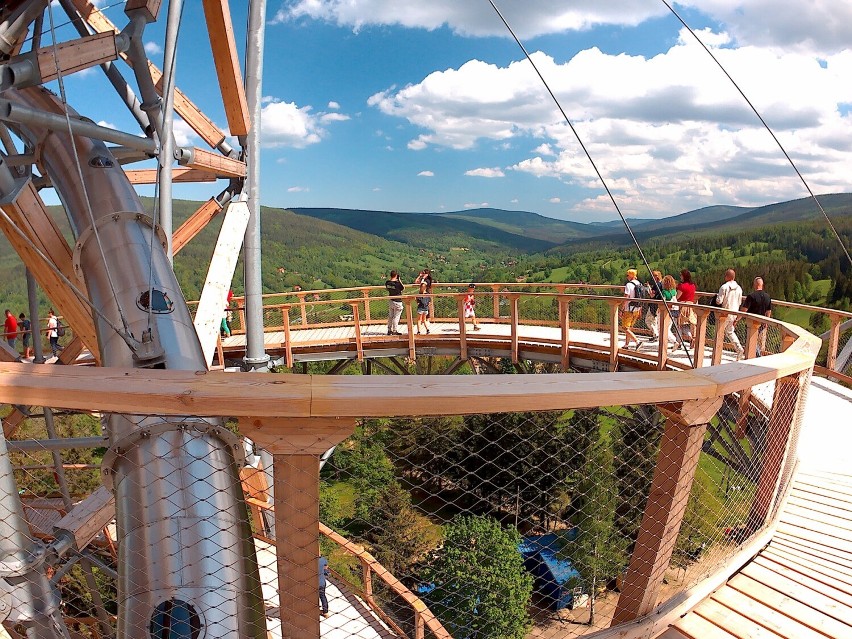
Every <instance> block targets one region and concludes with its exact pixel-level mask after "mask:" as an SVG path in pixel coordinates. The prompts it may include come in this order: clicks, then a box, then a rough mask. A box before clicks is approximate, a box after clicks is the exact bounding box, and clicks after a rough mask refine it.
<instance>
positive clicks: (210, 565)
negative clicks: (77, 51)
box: [9, 89, 266, 639]
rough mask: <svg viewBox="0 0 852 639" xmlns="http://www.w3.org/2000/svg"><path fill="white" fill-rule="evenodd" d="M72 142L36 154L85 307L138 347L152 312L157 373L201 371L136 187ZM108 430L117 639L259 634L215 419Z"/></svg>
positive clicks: (122, 350)
mask: <svg viewBox="0 0 852 639" xmlns="http://www.w3.org/2000/svg"><path fill="white" fill-rule="evenodd" d="M9 93H12V94H14V95H12V96H9V99H10V100H12V101H14V102H15V104H18V103H21V104H24V105H25V106H28V107H29V108H33V109H38V110H41V111H51V110H52V111H54V112H56V111H60V110H61V106H60V105H59V104H58V103H57V102H56V99H55V98H54V96H52V95H51V94H49V93H48V92H46V91H43V90H41V89H26V90H21V91H20V92H17V93H16V92H14V91H10V92H9ZM21 132H22V134H23V135H24V136H25V137H30V136H31V135H35V134H36V133H38V132H37V131H28V130H23V131H21ZM31 139H34V138H31ZM75 143H76V148H77V156H76V157H75V156H74V154H73V147H72V144H71V140H70V139H69V138H68V136H67V134H65V133H60V132H54V133H52V134H50V135H47V136H46V137H45V138H44V140H43V141H42V147H41V150H42V159H43V162H44V165H45V167H46V169H47V172H48V173H49V175H50V176H51V179H52V180H53V183H54V185H55V186H56V190H57V192H58V193H59V195H60V199H61V200H62V203H63V205H64V206H65V209H66V211H67V212H68V214H69V218H70V220H71V225H72V228H73V229H74V233H75V236H76V237H77V242H76V246H75V258H74V259H75V268H76V269H78V271H79V273H81V274H82V276H83V278H84V280H85V283H86V288H87V290H88V293H89V296H90V298H91V300H92V302H93V303H94V305H95V307H96V308H98V309H100V310H101V311H102V312H103V313H104V314H105V315H106V316H107V317H108V318H109V319H110V320H111V322H112V323H114V324H116V325H118V326H121V325H122V323H123V321H126V322H127V326H128V327H129V330H130V332H131V333H132V334H133V335H134V337H135V338H136V339H140V338H141V336H142V333H143V332H144V331H145V330H146V328H147V326H148V321H149V319H148V312H147V310H148V306H149V305H153V306H154V309H155V312H154V314H153V315H152V320H151V321H152V329H153V333H154V335H155V336H157V339H158V340H159V343H160V344H161V345H162V347H163V350H164V357H163V360H162V362H161V363H160V364H159V366H160V367H164V368H169V369H182V370H206V368H207V367H206V364H205V362H204V359H203V356H202V351H201V346H200V344H199V342H198V337H197V335H196V333H195V329H194V327H193V324H192V321H191V318H190V315H189V311H188V309H187V307H186V302H185V300H184V299H183V296H182V294H181V291H180V287H179V286H178V283H177V280H176V278H175V275H174V272H173V270H172V268H171V265H170V263H169V260H168V258H167V256H166V253H165V250H164V247H163V245H162V243H161V238H160V237H159V236H158V235H157V234H156V230H155V229H153V228H152V227H151V222H150V220H149V219H148V217H147V215H146V214H145V212H144V209H143V207H142V204H141V202H140V200H139V198H138V197H137V195H136V193H135V191H134V190H133V188H132V186H131V185H130V183H129V182H128V180H127V178H126V176H125V175H124V172H123V171H122V169H121V168H120V166H119V165H118V163H117V162H115V161H114V160H112V158H111V156H110V155H109V152H108V151H107V149H106V147H105V146H104V145H103V143H101V142H99V141H96V140H92V139H89V138H80V137H77V138H75ZM78 161H79V163H80V166H81V167H82V173H83V184H80V182H79V179H78V175H77V162H78ZM83 186H85V191H84V189H83ZM87 195H88V201H89V203H87ZM89 208H91V210H92V217H94V220H95V221H94V224H93V223H92V221H91V218H90V216H89V212H88V211H89ZM95 230H97V236H96V233H95ZM149 277H150V280H149ZM149 287H150V289H151V290H153V291H154V293H155V295H153V296H149ZM119 309H121V311H122V312H123V314H124V318H122V317H121V312H120V310H119ZM95 320H96V328H97V333H98V342H99V346H100V351H101V357H102V360H103V364H104V366H118V367H132V366H135V365H137V364H138V361H137V359H136V358H135V357H134V353H133V352H131V350H130V348H129V347H128V346H127V345H126V343H125V341H124V339H123V338H122V337H120V336H119V335H117V334H116V333H115V331H113V330H112V329H111V328H110V327H109V325H108V323H107V322H105V321H103V320H101V319H99V318H97V317H96V318H95ZM105 391H106V392H108V389H105ZM152 408H154V407H152ZM107 431H108V434H109V437H110V441H111V443H112V448H111V453H112V456H113V459H114V462H113V463H112V466H111V468H110V469H108V470H109V471H110V480H111V482H112V485H113V487H114V491H115V497H116V518H117V533H118V542H119V543H118V547H119V575H120V579H119V584H118V586H119V587H118V593H119V594H118V598H119V602H118V604H119V621H118V629H119V634H118V636H119V637H120V638H128V639H129V638H131V637H133V638H136V637H143V636H148V635H149V633H150V628H151V627H152V625H151V624H156V623H157V622H156V619H158V618H160V617H161V616H162V615H164V614H168V613H167V611H169V610H175V609H178V608H179V609H180V610H184V611H191V614H189V613H187V614H188V615H189V617H190V618H192V619H195V620H197V623H199V624H202V626H203V627H204V628H206V633H205V634H204V636H207V637H222V638H225V637H233V638H236V637H240V638H243V637H248V638H257V639H260V638H262V637H266V627H265V619H264V616H263V602H262V598H261V593H260V582H259V578H258V571H257V565H256V559H255V555H254V547H253V544H252V541H251V532H250V529H249V527H248V521H247V511H246V507H245V504H244V502H243V499H242V494H241V484H240V480H239V473H238V467H237V463H236V460H235V455H234V446H233V443H232V442H229V441H226V440H225V438H224V437H223V436H222V429H221V428H220V427H219V425H218V420H202V419H194V418H190V417H187V418H168V419H166V418H164V417H161V416H156V415H147V416H142V415H111V416H110V417H109V418H108V419H107ZM175 602H178V603H179V604H180V606H178V604H177V603H175Z"/></svg>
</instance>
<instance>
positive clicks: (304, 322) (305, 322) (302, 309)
mask: <svg viewBox="0 0 852 639" xmlns="http://www.w3.org/2000/svg"><path fill="white" fill-rule="evenodd" d="M296 297H298V298H299V313H300V314H301V318H302V326H307V325H308V309H307V308H306V307H305V294H304V293H297V294H296Z"/></svg>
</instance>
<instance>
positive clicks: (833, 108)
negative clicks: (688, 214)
mask: <svg viewBox="0 0 852 639" xmlns="http://www.w3.org/2000/svg"><path fill="white" fill-rule="evenodd" d="M702 37H703V39H704V40H705V41H706V42H710V43H713V44H714V46H719V45H725V43H726V42H729V35H728V34H726V33H711V32H707V33H703V34H702ZM715 54H716V55H717V56H718V57H719V59H720V60H721V61H722V63H723V64H724V65H725V67H726V68H728V69H730V70H731V72H732V74H733V75H734V77H735V78H736V80H737V82H738V83H739V84H740V86H741V87H742V88H743V90H744V91H745V92H746V94H747V95H748V96H749V98H750V100H751V101H752V103H753V104H755V106H756V107H757V108H758V109H759V110H760V112H761V114H762V115H763V116H764V118H765V119H766V121H767V122H768V123H769V124H770V125H771V126H772V127H773V129H774V130H775V132H776V135H777V136H778V137H779V139H780V140H781V141H782V142H783V143H784V144H785V146H786V147H787V149H788V152H790V154H791V155H792V157H793V158H794V160H796V161H797V163H798V164H799V168H800V170H802V172H803V173H804V174H805V176H806V177H807V178H808V179H809V181H810V182H811V184H812V187H813V188H814V190H816V191H817V192H830V191H845V190H848V179H847V175H846V170H845V168H846V167H848V166H850V164H852V126H850V125H852V115H849V113H848V105H849V104H852V83H850V82H849V81H848V78H849V77H852V50H850V51H844V52H842V53H839V54H837V55H832V56H827V57H825V58H824V59H821V60H820V59H817V58H814V57H813V56H811V55H809V54H805V53H801V52H785V51H775V50H771V49H766V48H758V47H753V46H749V47H741V48H738V49H733V48H724V47H723V48H717V49H715ZM533 58H534V59H535V61H536V64H537V65H538V67H539V68H540V69H541V71H542V73H543V75H544V76H545V78H547V80H548V82H549V84H550V85H551V87H552V88H553V90H554V92H555V93H556V95H557V96H558V97H559V99H560V102H561V104H562V105H563V108H564V109H565V111H566V113H568V115H569V117H570V118H572V122H573V124H574V125H575V128H576V129H577V131H578V132H579V135H580V136H581V137H582V139H583V142H584V143H585V145H586V146H587V148H588V150H589V152H590V154H591V156H592V158H594V160H595V162H596V163H597V165H598V166H599V168H600V169H601V172H602V173H603V175H604V176H605V178H606V179H607V180H608V183H609V185H610V187H611V188H612V189H613V190H614V192H615V194H616V197H618V198H620V199H622V200H623V199H624V198H630V201H631V206H632V205H635V206H637V207H641V211H643V212H645V213H654V212H657V213H662V212H680V211H684V210H689V209H690V208H696V207H697V206H703V205H704V204H706V203H707V202H708V201H713V202H715V203H730V204H741V205H751V204H759V203H765V202H767V201H780V200H783V199H792V198H796V197H801V196H803V195H806V193H803V187H802V185H801V183H800V182H799V181H798V180H797V179H796V177H795V174H794V173H793V171H792V169H791V168H790V167H789V166H787V165H786V161H785V159H784V157H783V155H782V154H781V153H780V151H779V150H778V149H777V147H776V146H775V145H774V142H773V141H772V139H771V137H770V136H769V134H768V133H767V132H766V131H765V130H763V128H762V126H761V125H760V123H759V121H758V120H757V118H756V117H755V116H754V114H753V113H752V112H751V110H750V109H749V107H748V106H747V105H746V104H745V102H744V101H743V100H742V98H741V97H740V96H739V95H738V93H737V92H736V90H735V89H734V88H733V87H732V86H731V84H730V82H729V81H728V80H727V79H726V78H725V77H724V76H723V75H722V74H721V72H720V71H719V70H718V68H716V67H715V65H714V64H713V62H712V61H711V60H710V59H709V57H708V56H707V55H706V53H705V52H704V51H703V50H702V49H701V48H700V47H699V46H698V45H697V44H696V43H695V42H694V41H692V39H691V37H688V34H686V33H681V37H680V39H679V41H678V42H676V43H675V44H674V45H673V46H672V47H671V48H670V49H669V50H668V51H665V52H663V53H661V54H658V55H656V56H654V57H651V58H645V57H642V56H636V55H626V54H621V55H609V54H606V53H603V52H602V51H600V50H598V49H589V50H586V51H582V52H580V53H578V54H577V55H576V56H575V57H574V58H573V59H571V60H569V61H566V62H564V63H557V62H556V61H554V59H553V58H552V57H550V56H548V55H546V54H544V53H541V52H537V53H533ZM369 103H370V104H371V105H372V106H373V107H375V108H378V109H379V110H381V111H382V112H383V113H385V114H387V115H391V116H395V117H400V118H404V119H406V120H407V121H408V122H409V123H410V124H412V125H415V126H417V127H419V128H420V129H421V131H422V132H421V133H419V134H418V136H417V137H416V138H415V139H413V140H411V141H410V142H409V143H408V148H409V149H411V150H423V149H426V148H429V147H436V148H440V147H448V148H452V149H459V150H465V149H473V148H475V147H476V146H477V144H478V143H480V142H481V141H484V140H497V141H504V140H510V139H536V140H538V141H539V142H540V144H538V146H537V147H536V148H535V149H534V150H533V151H532V153H531V154H530V156H529V157H526V158H524V157H523V156H521V157H517V159H516V160H515V162H514V164H513V165H512V166H510V167H509V168H510V170H513V171H517V172H523V173H528V174H531V175H534V176H537V177H542V178H544V177H550V178H555V179H559V180H561V181H563V182H566V183H569V184H574V185H579V186H582V187H585V188H590V189H594V190H596V191H599V190H600V189H601V186H600V184H599V182H598V179H597V177H596V175H595V173H594V171H593V169H592V168H591V166H590V165H589V162H588V160H587V159H586V157H585V154H584V153H583V152H582V150H581V149H580V147H579V145H578V144H577V141H576V140H575V138H574V135H573V133H572V132H571V130H570V129H569V128H568V127H567V125H566V124H565V123H564V121H562V120H561V116H560V115H559V112H558V111H557V110H556V108H555V106H554V105H553V104H552V102H551V101H550V100H549V99H548V98H547V95H546V93H545V91H544V89H543V87H542V86H541V83H540V81H539V80H538V78H537V77H536V76H535V74H534V73H533V72H532V71H531V69H530V67H529V64H528V63H527V62H526V61H520V62H513V63H511V64H509V65H508V66H505V67H499V66H496V65H493V64H486V63H484V62H480V61H478V60H472V61H469V62H467V63H465V64H463V65H462V66H460V67H459V68H458V69H448V70H445V71H437V72H434V73H431V74H430V75H428V76H427V77H426V78H425V79H424V80H423V81H422V82H420V83H417V84H412V85H409V86H406V87H405V88H403V89H400V90H391V89H389V90H387V91H384V92H380V93H377V94H375V95H373V96H372V97H371V98H370V101H369ZM844 105H845V106H844ZM516 146H518V145H516ZM523 146H524V145H520V146H519V148H523ZM649 194H650V195H649ZM587 204H590V203H584V204H583V206H586V205H587ZM591 204H592V205H598V203H597V201H594V202H591ZM611 206H612V205H611V204H609V207H610V210H611Z"/></svg>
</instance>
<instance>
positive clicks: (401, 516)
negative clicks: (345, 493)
mask: <svg viewBox="0 0 852 639" xmlns="http://www.w3.org/2000/svg"><path fill="white" fill-rule="evenodd" d="M370 518H371V520H372V526H371V527H370V530H369V531H368V532H367V534H366V535H365V536H366V538H367V540H368V541H370V542H371V543H372V544H373V546H374V550H375V552H374V554H375V555H376V558H377V559H378V560H379V561H380V562H381V563H382V565H383V566H384V567H385V568H387V569H388V570H390V571H391V572H392V573H393V574H394V575H395V576H396V577H397V578H400V579H401V578H403V577H405V576H407V575H410V574H411V569H412V567H413V566H414V565H415V564H416V563H418V562H419V561H421V560H422V559H424V558H425V557H426V555H427V554H428V553H429V552H430V551H431V550H433V549H434V548H435V540H434V539H433V536H432V535H430V530H429V529H430V523H429V520H428V519H426V517H424V516H423V515H421V514H419V513H418V512H417V511H416V510H415V509H414V507H413V506H412V505H411V495H410V494H408V492H407V491H406V490H405V489H403V488H402V486H400V485H399V483H398V482H396V481H393V482H391V483H390V484H389V485H388V486H387V487H386V488H385V490H383V491H382V493H381V494H380V495H379V497H378V499H377V500H376V503H375V507H374V508H373V511H372V512H371V513H370Z"/></svg>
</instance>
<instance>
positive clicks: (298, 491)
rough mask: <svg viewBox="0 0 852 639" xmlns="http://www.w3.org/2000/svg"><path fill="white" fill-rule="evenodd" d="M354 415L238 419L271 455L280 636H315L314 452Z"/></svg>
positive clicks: (351, 423)
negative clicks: (343, 416) (346, 416)
mask: <svg viewBox="0 0 852 639" xmlns="http://www.w3.org/2000/svg"><path fill="white" fill-rule="evenodd" d="M354 428H355V420H354V418H349V419H336V418H301V419H288V418H279V417H271V418H252V417H247V418H241V419H240V431H241V433H242V434H243V435H245V436H246V437H249V438H250V439H251V440H252V441H254V442H257V443H258V444H259V445H260V446H262V447H263V448H265V449H266V450H268V451H269V452H271V453H272V459H273V487H274V488H273V494H274V495H275V537H276V542H275V546H276V555H277V567H278V597H279V605H280V608H281V635H282V637H284V638H286V639H319V636H320V622H319V616H320V609H319V573H318V564H317V562H318V560H319V556H320V554H319V456H320V455H321V454H323V453H324V452H325V451H327V450H328V449H329V448H331V447H332V446H335V445H337V444H339V443H340V442H341V441H343V440H344V439H346V438H347V437H349V436H350V435H351V434H352V432H353V430H354Z"/></svg>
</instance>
